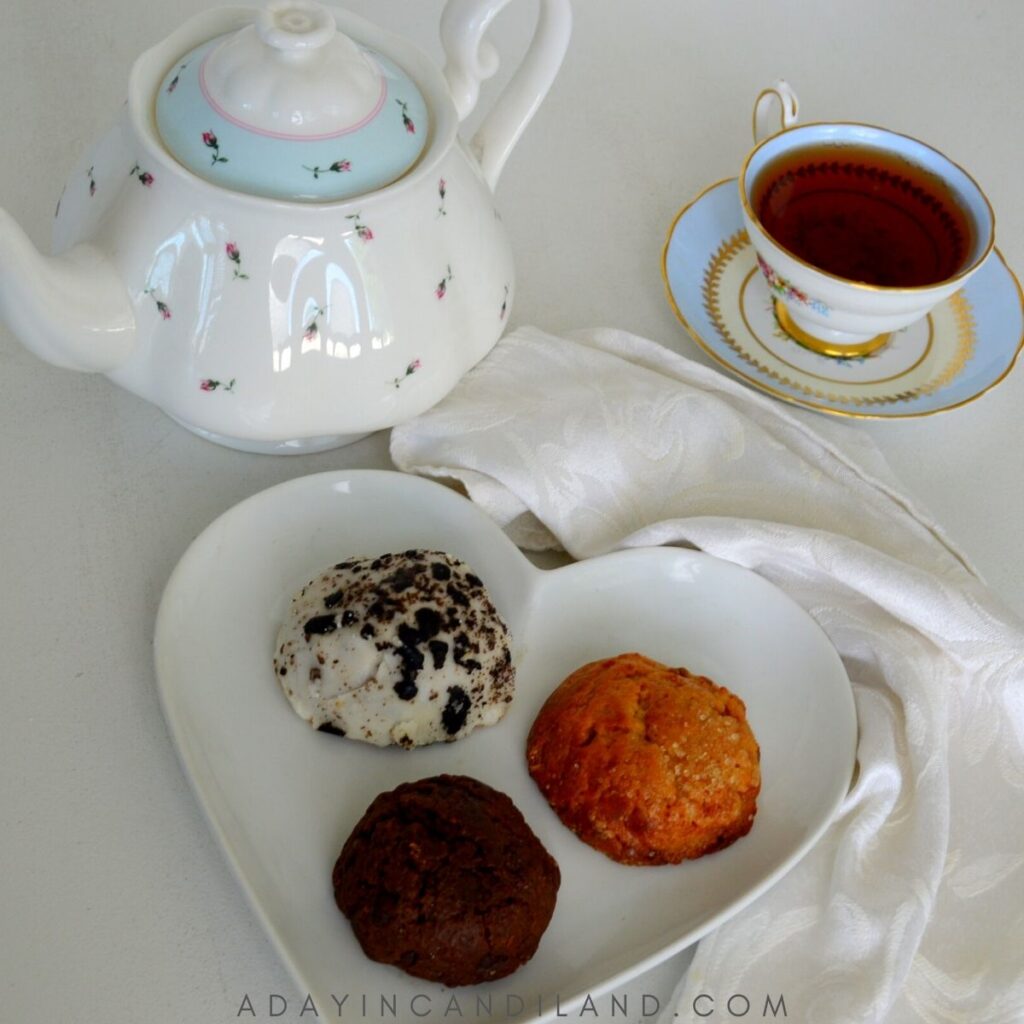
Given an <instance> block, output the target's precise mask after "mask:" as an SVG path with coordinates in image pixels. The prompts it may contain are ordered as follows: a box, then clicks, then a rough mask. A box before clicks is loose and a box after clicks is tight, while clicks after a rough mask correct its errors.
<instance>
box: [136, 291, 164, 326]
mask: <svg viewBox="0 0 1024 1024" xmlns="http://www.w3.org/2000/svg"><path fill="white" fill-rule="evenodd" d="M142 294H143V295H148V296H150V298H152V300H153V301H154V302H155V303H156V311H157V313H159V314H160V319H161V320H170V319H171V307H170V306H168V305H167V303H166V302H164V300H163V299H160V298H157V296H156V290H155V289H153V288H146V289H145V291H143V293H142Z"/></svg>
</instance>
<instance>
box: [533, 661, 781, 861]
mask: <svg viewBox="0 0 1024 1024" xmlns="http://www.w3.org/2000/svg"><path fill="white" fill-rule="evenodd" d="M526 754H527V762H528V764H529V769H530V775H531V776H533V780H534V782H536V783H537V785H538V786H539V787H540V790H541V792H542V793H543V794H544V796H545V797H546V798H547V800H548V803H550V804H551V806H552V808H553V809H554V811H555V813H556V814H557V815H558V816H559V818H561V819H562V822H563V824H565V825H566V826H567V827H568V828H570V829H572V831H573V832H575V833H576V835H578V836H579V837H580V839H582V840H583V841H584V842H585V843H588V844H589V845H591V846H593V847H594V848H595V849H597V850H600V851H601V852H602V853H605V854H607V855H608V856H609V857H611V858H612V859H613V860H617V861H620V862H621V863H623V864H678V863H679V862H680V861H682V860H685V859H688V858H692V857H700V856H703V855H704V854H705V853H711V852H712V851H714V850H720V849H722V848H723V847H725V846H728V845H729V844H730V843H733V842H735V841H736V840H737V839H739V838H740V837H741V836H744V835H746V834H747V832H749V831H750V827H751V825H752V824H753V822H754V815H755V813H756V812H757V794H758V793H759V792H760V789H761V769H760V750H759V749H758V746H757V741H756V740H755V739H754V734H753V733H752V732H751V730H750V726H749V725H748V724H747V716H746V708H745V707H744V704H743V701H741V700H740V699H739V697H737V696H735V695H734V694H732V693H730V692H729V691H728V690H727V689H725V687H722V686H716V685H715V684H714V683H713V682H712V681H711V680H710V679H705V678H704V677H703V676H693V675H690V673H689V672H687V671H686V669H685V668H669V667H668V666H667V665H662V664H661V663H660V662H657V661H652V660H651V659H650V658H645V657H644V656H643V655H642V654H620V655H618V656H617V657H615V658H608V659H606V660H604V661H594V662H591V663H590V664H589V665H584V666H583V667H582V668H579V669H577V670H576V671H575V672H573V674H572V675H571V676H569V678H568V679H566V680H565V681H564V682H563V683H562V684H561V685H560V686H559V687H558V688H557V689H556V690H555V691H554V692H553V693H552V694H551V696H550V697H548V699H547V702H546V703H545V704H544V707H543V708H541V710H540V714H539V715H537V718H536V720H535V721H534V723H533V727H532V728H531V729H530V735H529V738H528V740H527V744H526Z"/></svg>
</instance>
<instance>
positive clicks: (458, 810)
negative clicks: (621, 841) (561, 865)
mask: <svg viewBox="0 0 1024 1024" xmlns="http://www.w3.org/2000/svg"><path fill="white" fill-rule="evenodd" d="M333 881H334V898H335V901H336V902H337V904H338V908H339V909H340V910H341V912H342V913H343V914H344V915H345V916H346V917H347V918H348V919H349V920H350V921H351V923H352V929H353V931H354V932H355V935H356V938H357V939H358V940H359V943H360V945H361V946H362V947H363V952H364V953H366V955H367V956H368V957H370V959H372V960H378V961H380V962H381V963H386V964H394V965H395V966H396V967H400V968H401V969H402V970H404V971H406V972H407V973H409V974H412V975H414V976H416V977H418V978H426V979H427V980H429V981H437V982H441V983H442V984H444V985H451V986H454V985H475V984H478V983H479V982H482V981H493V980H494V979H496V978H502V977H504V976H505V975H507V974H511V973H512V972H513V971H514V970H516V969H517V968H518V967H520V966H521V965H522V964H524V963H525V962H526V961H527V960H529V959H530V957H532V956H533V954H534V953H535V952H536V950H537V945H538V943H539V942H540V938H541V935H543V933H544V930H545V928H547V926H548V922H549V921H550V920H551V915H552V914H553V913H554V909H555V898H556V895H557V893H558V886H559V882H560V881H561V877H560V874H559V871H558V865H557V864H556V863H555V861H554V859H553V858H552V857H551V855H550V854H549V853H548V852H547V850H545V849H544V847H543V846H542V845H541V843H540V840H538V839H537V837H536V836H535V835H534V834H533V832H531V831H530V827H529V825H527V824H526V821H525V820H524V818H523V816H522V814H520V813H519V811H518V809H517V808H516V806H515V804H513V803H512V801H511V800H510V799H509V798H508V797H507V796H506V795H505V794H504V793H499V792H498V791H497V790H494V789H491V788H490V786H486V785H484V784H483V783H482V782H478V781H477V780H476V779H471V778H468V777H466V776H464V775H438V776H435V777H433V778H428V779H420V780H419V781H418V782H409V783H405V784H404V785H401V786H399V787H398V788H397V789H394V790H391V791H390V792H388V793H381V794H380V796H378V797H377V798H376V799H375V800H374V801H373V803H372V804H370V806H369V808H368V809H367V811H366V813H365V814H364V815H363V817H362V818H361V819H360V821H359V823H358V824H357V825H356V827H355V828H354V829H353V830H352V834H351V835H350V836H349V837H348V840H347V841H346V843H345V846H344V848H343V849H342V851H341V855H340V856H339V857H338V861H337V863H336V864H335V866H334V876H333Z"/></svg>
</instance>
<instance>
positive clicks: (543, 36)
mask: <svg viewBox="0 0 1024 1024" xmlns="http://www.w3.org/2000/svg"><path fill="white" fill-rule="evenodd" d="M509 2H510V0H448V3H447V4H446V5H445V9H444V13H443V14H442V16H441V45H442V46H443V47H444V53H445V57H446V58H447V62H446V63H445V66H444V77H445V79H446V80H447V82H448V88H449V89H450V90H451V94H452V99H453V100H454V101H455V109H456V110H457V111H458V114H459V120H460V121H464V120H465V119H466V118H467V117H468V116H469V114H470V112H471V111H472V110H473V108H474V107H475V106H476V101H477V98H478V97H479V95H480V83H481V82H482V81H483V80H484V79H485V78H490V77H491V75H493V74H494V73H495V71H497V70H498V52H497V50H495V49H494V47H493V46H492V45H491V44H490V43H489V42H487V40H486V39H484V33H486V31H487V28H488V26H489V25H490V23H491V22H492V21H493V20H494V16H495V15H496V14H497V13H498V12H499V11H500V10H501V9H502V8H503V7H505V5H506V4H508V3H509ZM571 31H572V7H571V6H570V0H541V2H540V9H539V11H538V15H537V27H536V29H535V31H534V33H533V40H532V42H531V43H530V46H529V49H528V50H527V51H526V56H525V57H524V58H523V61H522V63H521V64H520V65H519V69H518V70H517V71H516V73H515V75H513V77H512V80H511V81H510V82H509V83H508V85H506V86H505V91H504V92H503V93H502V94H501V96H500V97H499V98H498V102H497V103H495V105H494V107H493V108H492V109H491V112H490V113H489V114H488V115H487V117H486V118H484V121H483V124H481V125H480V127H479V129H478V130H477V133H476V135H474V136H473V138H472V140H471V142H470V148H471V149H472V151H473V153H474V155H475V156H476V157H477V159H478V160H479V161H480V168H481V170H482V171H483V174H484V178H485V179H486V181H487V184H488V185H490V186H491V188H492V189H493V188H494V186H495V185H497V183H498V175H499V174H501V169H502V167H504V166H505V161H506V160H507V159H508V156H509V153H511V152H512V147H513V146H514V145H515V144H516V143H517V142H518V141H519V136H520V135H522V133H523V129H524V128H525V127H526V126H527V124H529V123H530V119H531V118H532V117H533V115H534V114H535V113H536V111H537V107H539V106H540V102H541V100H543V99H544V97H545V96H546V95H547V91H548V89H550V88H551V83H552V82H553V81H554V80H555V75H556V74H557V73H558V69H559V67H561V64H562V58H563V57H564V56H565V51H566V47H568V45H569V34H570V32H571Z"/></svg>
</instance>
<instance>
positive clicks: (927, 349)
mask: <svg viewBox="0 0 1024 1024" xmlns="http://www.w3.org/2000/svg"><path fill="white" fill-rule="evenodd" d="M760 275H761V271H760V269H759V268H758V267H757V266H756V265H755V266H753V267H751V268H750V273H749V274H747V276H746V277H745V278H744V279H743V284H741V285H740V295H739V307H740V317H741V318H742V320H743V326H744V327H746V329H747V331H749V333H750V336H751V337H752V338H753V339H754V340H755V341H756V342H757V343H758V345H760V346H761V348H763V349H764V350H765V352H767V353H768V354H769V355H770V356H771V357H772V358H773V359H777V360H778V361H779V362H780V363H782V364H783V365H784V366H788V367H789V368H790V369H792V370H796V372H797V373H802V374H803V375H804V376H805V377H813V378H814V379H815V380H823V381H825V382H826V383H827V384H849V383H851V381H850V380H849V378H846V377H825V376H823V375H822V374H820V373H812V372H811V371H810V370H808V369H805V368H804V367H802V366H797V365H796V363H791V362H789V361H788V360H786V359H783V358H782V356H781V355H779V353H778V352H775V351H773V350H772V349H770V348H769V347H768V346H767V345H766V344H765V343H764V341H763V340H762V338H761V337H760V336H759V335H758V333H757V331H755V330H754V327H753V325H752V324H751V322H750V320H749V319H748V318H747V311H746V307H745V302H746V299H745V295H746V291H747V287H748V285H749V284H750V282H751V281H753V280H754V279H755V278H759V277H760ZM925 319H926V320H927V323H928V340H927V341H926V342H925V346H924V350H923V351H922V352H921V355H920V356H918V358H917V360H916V361H915V362H913V363H912V364H911V365H910V366H907V367H905V368H904V369H902V370H900V371H899V373H894V374H893V375H892V376H891V377H881V378H879V379H878V380H873V381H871V382H870V383H872V384H888V383H889V381H891V380H896V379H897V378H899V377H905V376H906V375H907V374H908V373H912V372H913V371H914V370H916V369H917V368H918V367H919V366H920V365H921V364H922V363H923V362H924V361H925V360H926V359H927V358H928V356H929V355H930V354H931V351H932V345H933V344H934V343H935V322H934V321H933V320H932V315H931V313H929V314H928V315H927V317H926V318H925ZM774 333H775V336H776V337H777V338H781V339H783V340H792V339H791V338H790V337H789V335H788V334H786V332H785V331H783V330H782V328H781V327H779V325H778V324H776V325H775V332H774Z"/></svg>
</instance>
